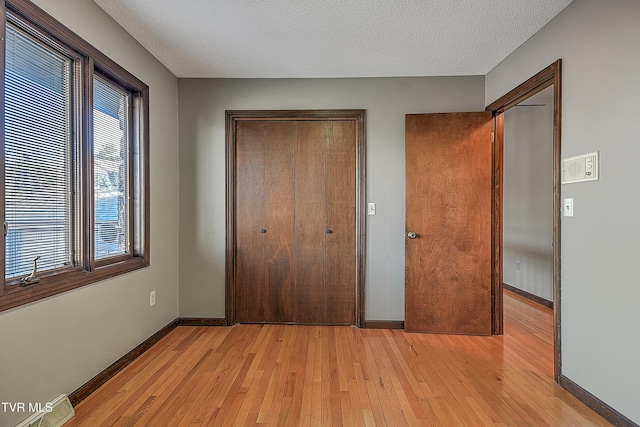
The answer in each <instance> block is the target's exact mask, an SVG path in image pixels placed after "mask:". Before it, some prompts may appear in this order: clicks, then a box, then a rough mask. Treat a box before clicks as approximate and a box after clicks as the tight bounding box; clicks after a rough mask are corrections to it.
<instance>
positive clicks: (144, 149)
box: [0, 0, 149, 310]
mask: <svg viewBox="0 0 640 427" xmlns="http://www.w3.org/2000/svg"><path fill="white" fill-rule="evenodd" d="M4 27H5V33H6V37H5V43H4V45H3V48H4V55H3V57H4V67H3V68H4V86H3V94H4V96H3V101H4V104H3V109H2V113H3V114H4V121H3V123H4V126H3V127H2V134H1V135H2V139H1V142H2V148H3V149H2V153H3V157H2V160H3V162H2V165H3V171H4V173H2V174H0V175H1V176H0V179H1V180H2V181H3V183H4V185H3V186H2V188H3V191H2V194H3V200H4V203H2V204H0V205H1V210H2V211H3V212H4V221H5V233H4V235H5V242H4V245H3V248H2V252H3V255H4V256H3V260H4V271H5V274H4V277H5V279H4V283H3V286H0V310H5V309H8V308H12V307H16V306H18V305H21V304H25V303H28V302H31V301H35V300H37V299H40V298H44V297H47V296H51V295H54V294H57V293H60V292H64V291H66V290H69V289H73V288H77V287H80V286H84V285H86V284H89V283H93V282H96V281H98V280H103V279H105V278H108V277H112V276H115V275H118V274H122V273H125V272H128V271H132V270H134V269H137V268H141V267H145V266H147V265H148V264H149V244H148V239H149V220H148V215H149V198H148V132H147V131H146V128H147V123H148V87H147V86H146V85H144V84H143V83H142V82H140V81H139V80H138V79H137V78H135V77H134V76H132V75H131V74H129V73H128V72H127V71H125V70H124V69H122V68H121V67H120V66H118V65H117V64H115V63H114V62H113V61H111V60H110V59H109V58H107V57H105V56H104V55H103V54H102V53H100V52H99V51H97V50H96V49H95V48H93V47H92V46H91V45H89V44H88V43H86V42H85V41H83V40H82V39H80V38H79V37H78V36H76V35H75V34H73V33H71V31H69V30H68V29H66V28H65V27H63V26H62V25H61V24H59V23H58V22H56V21H55V20H53V18H51V17H50V16H48V15H46V13H45V12H43V11H42V10H41V9H39V8H38V7H37V6H35V5H33V4H32V3H31V2H28V1H26V0H5V19H4ZM35 266H37V270H36V273H35V275H33V272H34V267H35Z"/></svg>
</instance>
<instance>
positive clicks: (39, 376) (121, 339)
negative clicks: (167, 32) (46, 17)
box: [0, 0, 178, 426]
mask: <svg viewBox="0 0 640 427" xmlns="http://www.w3.org/2000/svg"><path fill="white" fill-rule="evenodd" d="M35 3H36V4H38V5H39V6H40V7H42V8H43V9H45V10H46V11H47V12H48V13H50V14H51V15H53V16H54V17H55V18H56V19H58V20H60V21H61V22H62V23H63V24H65V25H66V26H68V27H69V28H71V29H72V30H73V31H75V32H76V33H77V34H79V35H80V36H82V37H84V38H85V39H86V40H87V41H89V42H90V43H91V44H93V45H94V46H96V47H97V48H98V49H100V50H101V51H102V52H104V53H105V54H107V55H108V56H110V57H111V58H112V59H114V60H115V61H116V62H118V63H119V64H121V65H122V66H123V67H125V68H126V69H127V70H129V71H130V72H132V73H133V74H134V75H135V76H136V77H138V78H140V79H141V80H142V81H144V82H145V83H146V84H148V85H149V87H150V91H151V92H150V100H151V105H150V114H151V118H150V120H151V129H150V136H151V150H150V154H151V159H150V160H151V171H150V173H151V267H149V268H145V269H143V270H138V271H135V272H133V273H129V274H125V275H123V276H120V277H118V278H115V279H111V280H107V281H104V282H100V283H96V284H94V285H90V286H87V287H84V288H81V289H78V290H75V291H71V292H67V293H64V294H61V295H58V296H55V297H52V298H48V299H45V300H40V301H38V302H35V303H32V304H29V305H27V306H22V307H18V308H16V309H13V310H10V311H6V312H3V313H0V400H1V401H3V402H42V403H44V402H47V401H49V400H51V399H53V398H55V397H56V396H58V395H59V394H60V393H71V392H72V391H74V390H75V389H76V388H78V387H79V386H81V385H83V384H84V383H85V382H87V381H88V380H90V379H91V378H92V377H93V376H95V375H96V374H97V373H99V372H100V371H102V370H103V369H104V368H106V367H107V366H109V365H110V364H111V363H113V362H115V361H116V360H117V359H119V358H120V357H122V356H123V355H124V354H126V353H127V352H129V351H130V350H131V349H133V348H134V347H135V346H136V345H138V344H140V343H141V342H142V341H144V340H145V339H147V338H148V337H149V336H151V335H153V334H154V333H155V332H157V331H158V330H159V329H161V328H162V327H163V326H165V325H166V324H167V323H169V322H171V321H172V320H174V319H175V318H176V317H177V313H178V302H177V286H178V285H177V281H178V246H177V240H178V232H177V226H176V224H177V223H178V208H177V200H178V185H177V180H178V161H177V151H178V147H177V138H178V126H177V116H178V111H177V99H178V91H177V89H178V88H177V79H176V78H175V76H173V75H172V74H171V73H170V72H169V71H167V70H166V69H165V68H164V67H163V66H162V65H160V63H159V62H157V61H156V60H155V59H154V58H153V57H152V56H151V55H150V54H149V53H147V52H146V51H145V50H144V49H143V48H142V47H141V46H140V45H139V44H138V43H137V42H136V41H134V40H133V39H132V38H131V37H130V36H129V35H128V34H127V33H126V32H125V31H124V30H123V29H122V28H120V27H119V26H118V25H117V24H116V23H115V22H114V21H113V20H111V18H109V17H108V16H107V15H106V14H105V13H103V12H102V10H101V9H99V8H98V6H96V5H95V4H94V3H93V2H91V1H87V0H37V1H35ZM152 289H155V290H156V291H157V304H156V305H155V306H154V307H149V291H151V290H152ZM28 415H29V414H25V413H17V414H11V413H5V412H3V411H2V410H0V425H2V426H11V425H15V424H17V423H18V422H19V421H21V420H23V419H24V418H26V417H27V416H28Z"/></svg>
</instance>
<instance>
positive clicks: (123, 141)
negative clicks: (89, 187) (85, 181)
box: [93, 77, 130, 259]
mask: <svg viewBox="0 0 640 427" xmlns="http://www.w3.org/2000/svg"><path fill="white" fill-rule="evenodd" d="M129 102H130V96H129V94H128V93H127V92H124V91H123V90H121V89H120V88H117V87H115V86H114V85H112V84H110V83H109V82H107V81H106V80H104V79H102V78H100V77H94V79H93V180H94V181H93V187H94V224H95V237H94V240H95V258H96V259H101V258H106V257H112V256H117V255H124V254H127V253H129V192H128V188H129V182H128V177H129V161H128V158H129V152H128V147H129V141H128V138H129V131H128V130H129V122H130V120H129Z"/></svg>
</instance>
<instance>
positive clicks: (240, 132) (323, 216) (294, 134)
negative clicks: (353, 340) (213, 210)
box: [235, 120, 357, 325]
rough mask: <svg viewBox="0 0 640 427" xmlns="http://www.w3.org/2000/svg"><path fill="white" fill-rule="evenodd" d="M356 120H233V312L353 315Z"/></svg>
mask: <svg viewBox="0 0 640 427" xmlns="http://www.w3.org/2000/svg"><path fill="white" fill-rule="evenodd" d="M356 136H357V129H356V122H355V121H354V120H271V121H269V120H265V121H263V120H255V121H253V120H248V121H240V122H238V123H237V124H236V144H235V147H236V148H235V150H236V152H235V161H236V176H235V204H236V205H235V213H236V218H235V234H236V239H235V241H236V265H235V313H236V321H238V322H246V323H253V322H271V323H299V324H341V325H353V324H355V323H356V310H355V305H356V226H355V220H356Z"/></svg>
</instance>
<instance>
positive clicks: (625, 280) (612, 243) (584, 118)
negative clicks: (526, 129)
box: [485, 0, 640, 423]
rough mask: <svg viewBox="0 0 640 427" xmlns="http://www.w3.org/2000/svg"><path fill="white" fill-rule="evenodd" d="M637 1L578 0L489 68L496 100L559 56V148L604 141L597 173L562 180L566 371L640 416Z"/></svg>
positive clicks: (580, 149) (575, 150) (573, 151)
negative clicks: (568, 201)
mask: <svg viewBox="0 0 640 427" xmlns="http://www.w3.org/2000/svg"><path fill="white" fill-rule="evenodd" d="M638 46H640V2H639V1H637V0H614V1H606V2H605V1H601V0H576V1H574V2H573V3H572V4H571V5H570V6H569V7H567V8H566V9H565V10H564V11H563V12H561V13H560V14H559V15H558V16H557V17H556V18H555V19H554V20H552V21H551V22H550V23H549V24H547V25H546V26H545V27H544V28H543V29H542V30H541V31H539V32H538V33H537V34H536V35H534V36H533V37H532V38H531V39H530V40H529V41H527V42H526V43H525V44H524V45H522V46H521V47H520V48H518V49H517V50H516V51H515V52H514V53H513V54H512V55H510V56H509V57H508V58H507V59H506V60H505V61H503V62H502V63H501V64H500V65H498V66H497V67H496V68H495V69H494V70H492V71H491V72H490V73H489V74H488V75H487V77H486V94H485V100H486V103H487V104H488V103H490V102H492V101H493V100H495V99H497V98H498V97H499V96H501V95H502V94H504V93H506V92H507V91H508V90H510V89H511V88H513V87H515V86H516V85H517V84H519V83H521V82H523V81H524V80H526V79H527V78H529V77H530V76H532V75H533V74H535V73H536V72H538V71H539V70H541V69H542V68H544V67H546V66H547V65H549V64H551V63H552V62H553V61H555V60H557V59H558V58H562V61H563V62H562V68H563V75H562V157H569V156H573V155H577V154H581V153H588V152H591V151H596V150H599V151H600V167H601V169H600V173H601V177H600V180H599V181H595V182H583V183H575V184H568V185H564V186H562V197H563V198H567V197H572V198H574V201H575V203H574V216H573V217H570V218H563V219H562V232H561V234H562V235H561V245H562V268H561V275H562V314H561V315H562V371H563V374H564V375H565V376H566V377H568V378H570V379H571V380H573V381H574V382H576V383H577V384H578V385H580V386H582V387H583V388H585V389H586V390H588V391H589V392H590V393H592V394H593V395H595V396H596V397H598V398H599V399H601V400H603V401H604V402H606V403H607V404H609V405H610V406H612V407H613V408H615V409H616V410H617V411H619V412H621V413H622V414H624V415H625V416H627V417H628V418H630V419H632V420H633V421H635V422H636V423H640V405H638V396H640V368H639V367H638V354H640V336H639V333H638V327H639V325H640V310H638V301H640V286H639V279H638V272H637V269H636V268H635V267H636V266H637V265H638V259H640V245H639V244H638V242H640V221H638V210H640V198H639V197H638V190H637V189H638V186H639V185H640V178H639V177H638V175H637V174H636V173H634V171H635V170H636V169H637V166H636V163H637V162H636V161H637V159H638V158H640V143H639V139H638V123H639V121H640V102H639V100H640V83H639V82H640V54H639V50H638Z"/></svg>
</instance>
